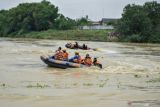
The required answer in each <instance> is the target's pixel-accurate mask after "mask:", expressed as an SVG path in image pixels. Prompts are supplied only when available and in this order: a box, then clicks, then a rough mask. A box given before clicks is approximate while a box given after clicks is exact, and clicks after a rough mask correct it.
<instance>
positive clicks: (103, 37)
mask: <svg viewBox="0 0 160 107" xmlns="http://www.w3.org/2000/svg"><path fill="white" fill-rule="evenodd" d="M109 31H110V30H47V31H41V32H30V33H26V34H20V35H13V34H12V35H8V36H7V37H14V38H36V39H54V40H81V41H108V32H109Z"/></svg>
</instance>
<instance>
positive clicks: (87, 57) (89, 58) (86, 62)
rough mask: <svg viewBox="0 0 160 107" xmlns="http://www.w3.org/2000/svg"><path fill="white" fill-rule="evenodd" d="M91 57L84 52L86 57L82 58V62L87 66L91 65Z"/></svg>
mask: <svg viewBox="0 0 160 107" xmlns="http://www.w3.org/2000/svg"><path fill="white" fill-rule="evenodd" d="M92 63H93V62H92V58H91V57H90V55H89V54H86V57H85V58H84V60H83V64H84V65H87V66H91V65H92Z"/></svg>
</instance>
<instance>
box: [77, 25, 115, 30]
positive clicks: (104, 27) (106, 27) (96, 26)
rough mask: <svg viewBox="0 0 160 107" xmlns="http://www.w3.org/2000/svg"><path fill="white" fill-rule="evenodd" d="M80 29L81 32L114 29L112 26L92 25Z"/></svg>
mask: <svg viewBox="0 0 160 107" xmlns="http://www.w3.org/2000/svg"><path fill="white" fill-rule="evenodd" d="M80 29H82V30H85V29H86V30H87V29H89V30H100V29H114V27H113V26H108V25H92V26H81V27H80Z"/></svg>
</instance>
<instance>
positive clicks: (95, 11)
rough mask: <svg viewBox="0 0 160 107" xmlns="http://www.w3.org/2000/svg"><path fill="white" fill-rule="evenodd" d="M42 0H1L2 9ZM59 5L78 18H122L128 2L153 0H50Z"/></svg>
mask: <svg viewBox="0 0 160 107" xmlns="http://www.w3.org/2000/svg"><path fill="white" fill-rule="evenodd" d="M40 1H42V0H0V9H10V8H12V7H15V6H17V5H18V4H19V3H24V2H40ZM48 1H50V2H51V3H53V4H54V5H56V6H58V7H59V10H60V13H62V14H64V15H65V16H67V17H70V18H73V19H76V18H80V17H82V16H85V15H88V16H89V19H91V20H101V18H120V17H121V14H122V12H123V8H124V6H126V5H127V4H133V3H135V4H143V3H145V2H147V1H153V0H48ZM156 1H158V2H160V0H156Z"/></svg>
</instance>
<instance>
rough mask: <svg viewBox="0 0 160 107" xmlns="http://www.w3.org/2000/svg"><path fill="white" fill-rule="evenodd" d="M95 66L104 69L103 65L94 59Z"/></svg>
mask: <svg viewBox="0 0 160 107" xmlns="http://www.w3.org/2000/svg"><path fill="white" fill-rule="evenodd" d="M93 65H95V66H98V67H100V68H102V64H101V63H100V62H99V61H98V60H97V58H94V59H93Z"/></svg>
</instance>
